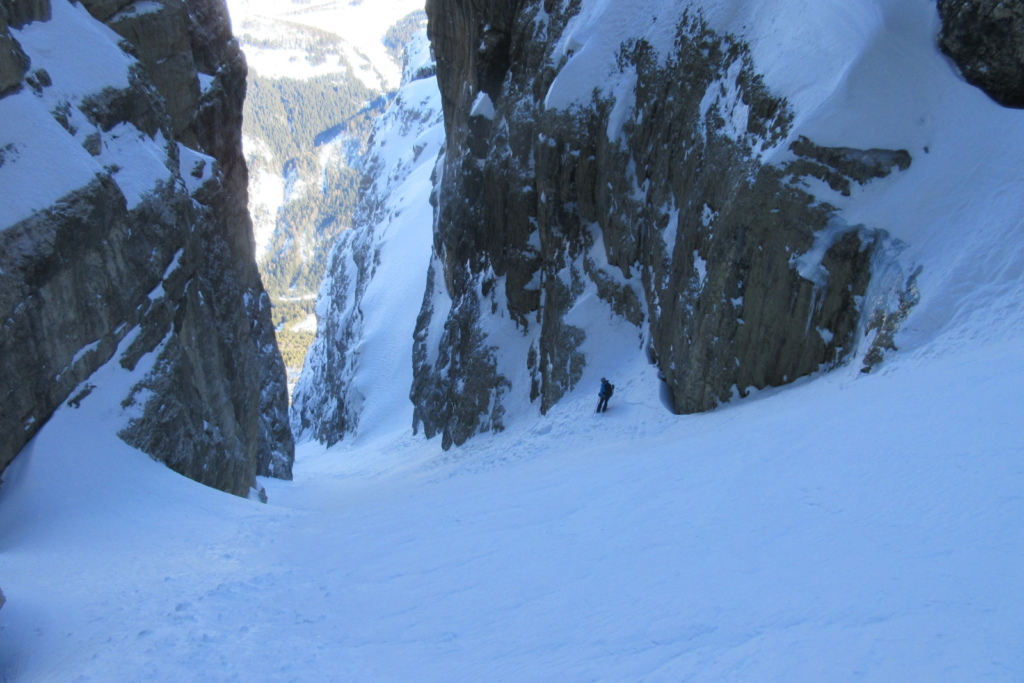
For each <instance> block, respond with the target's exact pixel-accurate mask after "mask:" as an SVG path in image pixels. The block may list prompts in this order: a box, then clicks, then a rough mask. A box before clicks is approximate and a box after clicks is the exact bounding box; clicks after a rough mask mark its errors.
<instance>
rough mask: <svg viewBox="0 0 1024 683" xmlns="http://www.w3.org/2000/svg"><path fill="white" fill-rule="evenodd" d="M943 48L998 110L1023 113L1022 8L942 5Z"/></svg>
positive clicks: (987, 2) (990, 2)
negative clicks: (1008, 109)
mask: <svg viewBox="0 0 1024 683" xmlns="http://www.w3.org/2000/svg"><path fill="white" fill-rule="evenodd" d="M938 6H939V15H940V16H941V17H942V32H941V34H940V37H939V45H940V46H941V47H942V50H943V52H945V53H946V54H947V55H949V56H950V57H951V58H952V59H953V61H954V62H956V64H957V66H958V67H959V68H960V72H961V73H962V74H963V75H964V78H966V79H967V81H968V82H969V83H971V84H973V85H976V86H978V87H979V88H981V89H982V90H984V91H985V92H986V93H988V95H989V96H990V97H991V98H992V99H994V100H995V101H996V102H998V103H999V104H1002V105H1003V106H1006V107H1016V108H1024V5H1021V4H1020V3H1019V2H1001V1H1000V0H938Z"/></svg>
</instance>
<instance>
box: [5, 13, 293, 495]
mask: <svg viewBox="0 0 1024 683" xmlns="http://www.w3.org/2000/svg"><path fill="white" fill-rule="evenodd" d="M5 8H6V9H5V10H4V12H3V13H2V14H0V19H3V20H4V24H3V26H4V28H3V34H4V35H5V36H7V37H8V38H9V39H10V40H12V41H14V42H15V43H16V44H17V45H18V46H19V47H18V49H19V51H21V55H22V56H23V57H24V60H22V68H21V73H20V74H19V75H18V80H17V82H16V83H15V84H14V85H13V86H12V87H11V88H8V89H7V90H6V92H5V93H3V96H2V97H0V120H2V121H3V125H2V127H0V149H2V150H3V152H2V153H0V196H2V201H0V207H2V208H0V247H2V249H0V318H2V320H3V325H2V328H0V375H2V376H3V377H4V380H3V381H4V387H3V391H2V393H0V425H2V427H3V436H2V437H0V469H2V468H3V467H6V466H7V464H8V463H9V462H10V461H11V460H12V458H14V457H15V456H16V455H17V454H18V452H19V451H20V450H21V449H22V448H23V447H24V446H25V445H26V444H28V443H29V442H30V440H31V439H32V438H33V436H34V435H35V434H36V433H37V432H38V431H39V429H40V427H42V426H43V425H44V424H45V422H46V421H47V420H48V419H49V418H50V416H51V415H52V414H53V412H54V411H55V410H57V409H58V407H60V406H61V405H62V404H63V403H65V402H68V405H73V406H77V405H80V404H81V403H82V402H83V401H87V400H88V396H89V394H90V392H91V391H92V390H93V389H95V388H96V387H95V382H93V381H91V376H92V375H93V374H94V373H95V372H96V371H97V370H98V369H99V368H100V367H102V366H104V365H105V364H107V363H109V362H119V363H121V364H123V365H124V366H125V367H131V368H134V367H136V366H137V365H138V364H139V362H140V359H141V358H142V357H143V356H146V355H147V354H150V353H154V352H156V353H157V354H158V357H159V360H158V362H156V363H152V364H151V365H150V367H151V372H150V373H149V374H148V375H146V376H145V377H140V378H139V383H138V384H137V385H135V386H134V387H130V388H126V393H125V394H124V395H122V396H121V399H122V400H123V401H124V402H125V406H126V408H128V407H129V406H130V408H131V411H130V412H131V414H132V415H133V420H132V421H131V423H130V424H127V425H122V427H123V429H122V431H121V434H122V436H123V437H124V438H125V439H127V440H128V441H130V442H131V443H133V444H134V445H136V446H137V447H139V448H140V449H142V450H143V451H145V452H147V453H149V454H150V455H151V456H152V457H154V458H156V459H158V460H161V461H162V462H165V463H166V464H167V465H168V466H169V467H171V468H173V469H175V470H176V471H178V472H180V473H182V474H185V475H187V476H189V477H192V478H194V479H196V480H198V481H201V482H203V483H206V484H209V485H210V486H215V487H217V488H220V489H223V490H225V491H229V492H231V493H235V494H238V495H246V494H248V492H249V491H250V489H251V487H253V486H254V485H255V483H256V481H255V477H256V475H257V474H260V475H273V476H284V477H288V476H290V472H291V463H292V459H293V450H294V445H293V441H292V436H291V432H290V430H289V427H288V422H287V417H286V415H287V393H286V385H285V376H284V368H283V365H282V363H281V357H280V353H279V352H278V349H277V345H276V342H275V339H274V331H273V327H272V326H271V319H270V302H269V300H268V298H267V296H266V293H265V292H264V290H263V286H262V283H261V281H260V277H259V273H258V271H257V269H256V263H255V258H254V254H253V245H252V229H251V228H252V226H251V222H250V220H249V216H248V213H247V211H246V180H247V177H246V170H245V164H244V160H243V158H242V151H241V134H240V133H241V131H240V129H241V113H242V111H241V110H242V100H243V98H244V95H245V62H244V59H243V58H242V56H241V54H240V52H239V51H238V46H237V44H236V43H235V42H234V41H233V39H232V36H231V32H230V26H229V23H228V19H227V15H226V10H225V7H224V5H223V4H222V3H220V2H216V1H210V2H205V1H203V2H195V3H190V4H188V5H187V6H186V5H184V4H183V3H180V2H173V1H169V2H166V3H152V4H142V5H136V4H133V3H128V2H110V3H106V2H103V3H101V2H89V3H86V4H85V5H79V4H75V5H72V4H69V3H67V2H64V1H63V0H55V1H54V2H52V3H51V2H48V1H44V2H13V3H5ZM8 22H9V23H10V28H8ZM6 54H7V53H5V56H6ZM128 389H130V391H128ZM111 429H113V427H111Z"/></svg>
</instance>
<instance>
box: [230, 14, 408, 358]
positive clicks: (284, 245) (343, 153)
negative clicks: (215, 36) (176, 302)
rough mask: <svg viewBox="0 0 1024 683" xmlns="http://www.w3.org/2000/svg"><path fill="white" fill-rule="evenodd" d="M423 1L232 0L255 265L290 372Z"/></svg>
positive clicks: (306, 338)
mask: <svg viewBox="0 0 1024 683" xmlns="http://www.w3.org/2000/svg"><path fill="white" fill-rule="evenodd" d="M422 6H423V3H422V0H413V1H410V0H390V1H387V2H374V3H361V2H334V3H324V4H316V5H311V4H310V3H308V2H290V3H280V2H274V3H271V2H248V1H245V0H238V1H236V2H232V3H230V8H231V13H232V17H233V23H234V28H235V32H236V34H237V37H238V39H239V42H240V44H241V46H242V49H243V50H244V52H245V54H246V58H247V60H248V63H249V79H248V96H247V99H246V104H245V122H244V143H245V155H246V162H247V164H248V166H249V175H250V192H249V197H250V202H249V208H250V213H251V214H252V217H253V223H254V234H255V239H256V249H257V255H258V259H259V263H260V270H261V273H262V276H263V280H264V283H265V284H266V287H267V291H268V292H269V293H270V295H271V297H272V300H273V302H274V308H275V322H276V323H277V325H278V336H279V341H280V343H281V347H282V352H283V354H284V356H285V362H286V364H287V365H288V366H289V368H290V370H291V372H292V374H293V375H294V374H295V373H296V372H297V370H298V368H299V367H301V364H302V357H303V354H304V352H305V348H306V347H307V346H308V345H309V343H310V342H311V341H312V333H313V330H314V329H315V323H314V321H313V317H312V305H313V297H314V294H315V292H316V291H317V289H318V287H319V285H320V281H321V279H322V277H323V274H324V269H325V265H326V262H327V258H328V255H329V252H330V249H331V247H332V245H333V244H334V243H335V242H336V240H337V239H338V237H339V235H341V233H342V232H344V231H345V230H347V229H348V228H349V227H350V226H351V225H352V215H353V212H354V210H355V203H356V197H357V194H358V190H359V182H360V173H359V171H358V170H357V167H358V164H359V160H360V158H361V157H362V155H363V153H364V152H365V151H366V143H367V139H368V137H369V135H370V131H371V129H372V125H373V120H374V118H375V117H377V116H378V115H380V113H381V112H382V111H383V110H384V109H385V108H386V106H387V104H388V102H389V101H390V99H391V97H393V91H394V90H395V88H397V87H398V84H399V82H400V78H401V65H402V53H403V49H404V45H405V43H406V42H408V40H409V38H410V37H411V35H412V34H413V32H415V31H417V30H421V29H422V28H423V26H424V25H425V21H426V15H425V14H424V13H423V11H422Z"/></svg>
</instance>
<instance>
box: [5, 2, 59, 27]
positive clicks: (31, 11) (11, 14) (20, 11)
mask: <svg viewBox="0 0 1024 683" xmlns="http://www.w3.org/2000/svg"><path fill="white" fill-rule="evenodd" d="M0 10H3V11H6V14H7V23H8V24H9V25H10V26H11V27H12V28H21V27H22V26H24V25H25V24H29V23H31V22H33V21H49V20H50V13H51V11H52V10H51V8H50V0H0ZM2 16H3V15H2V14H0V18H2Z"/></svg>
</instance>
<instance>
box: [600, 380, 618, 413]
mask: <svg viewBox="0 0 1024 683" xmlns="http://www.w3.org/2000/svg"><path fill="white" fill-rule="evenodd" d="M613 391H615V385H614V384H612V383H611V382H609V381H608V380H606V379H605V378H604V377H602V378H601V391H599V392H598V393H597V397H598V401H597V411H596V412H598V413H603V412H604V411H606V410H608V399H610V398H611V397H612V392H613Z"/></svg>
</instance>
